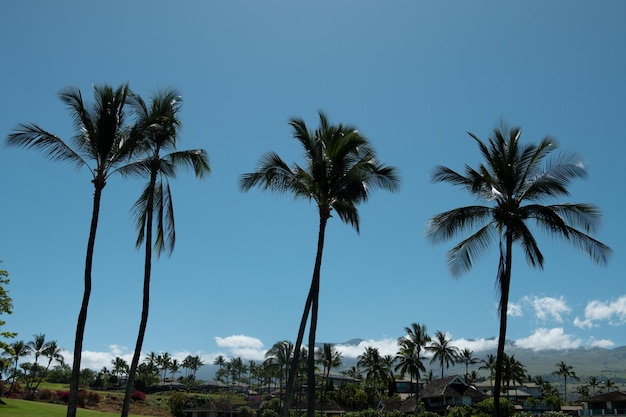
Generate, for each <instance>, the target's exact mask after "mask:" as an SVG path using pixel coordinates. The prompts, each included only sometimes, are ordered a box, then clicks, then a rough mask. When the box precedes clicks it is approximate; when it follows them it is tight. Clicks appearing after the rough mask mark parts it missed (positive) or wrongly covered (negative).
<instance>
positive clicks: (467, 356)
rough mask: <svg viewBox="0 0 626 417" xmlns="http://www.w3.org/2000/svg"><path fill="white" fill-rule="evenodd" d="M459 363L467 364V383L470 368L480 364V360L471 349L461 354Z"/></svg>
mask: <svg viewBox="0 0 626 417" xmlns="http://www.w3.org/2000/svg"><path fill="white" fill-rule="evenodd" d="M459 361H461V362H463V363H464V364H465V382H467V378H468V375H469V366H470V365H476V364H477V363H480V359H478V358H476V357H475V356H474V351H473V350H471V349H470V348H465V349H463V350H462V351H461V353H460V354H459Z"/></svg>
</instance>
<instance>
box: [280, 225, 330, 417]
mask: <svg viewBox="0 0 626 417" xmlns="http://www.w3.org/2000/svg"><path fill="white" fill-rule="evenodd" d="M327 222H328V216H324V215H322V214H320V224H319V231H318V238H317V253H316V256H315V266H314V268H313V278H312V279H311V287H310V288H309V294H308V295H307V299H306V303H305V306H304V312H303V313H302V319H301V320H300V328H299V330H298V338H297V339H296V345H295V347H294V353H293V358H292V361H291V366H290V367H289V377H288V380H287V387H286V392H285V404H284V406H283V417H288V416H289V405H290V402H291V397H292V394H293V383H294V381H295V376H296V373H297V372H298V361H299V360H300V348H301V346H302V340H303V339H304V331H305V329H306V322H307V318H308V316H309V312H310V311H311V306H312V305H313V301H314V299H316V298H319V278H320V271H321V266H322V253H323V251H324V236H325V234H326V223H327ZM315 321H316V322H315V325H313V315H312V317H311V326H310V330H309V356H308V361H309V362H308V366H307V373H312V374H313V386H312V387H311V377H310V376H308V379H307V381H308V382H307V383H308V384H309V387H307V396H308V397H311V389H312V390H313V395H312V397H313V398H312V401H313V403H312V405H311V398H307V401H308V402H307V415H308V416H309V417H314V415H315V362H314V361H313V362H312V363H313V365H312V367H311V357H313V360H314V358H315V355H314V353H315V351H314V349H315V329H316V328H317V309H316V310H315ZM311 336H312V339H311ZM311 340H313V346H311ZM311 349H313V350H311ZM311 369H312V371H311Z"/></svg>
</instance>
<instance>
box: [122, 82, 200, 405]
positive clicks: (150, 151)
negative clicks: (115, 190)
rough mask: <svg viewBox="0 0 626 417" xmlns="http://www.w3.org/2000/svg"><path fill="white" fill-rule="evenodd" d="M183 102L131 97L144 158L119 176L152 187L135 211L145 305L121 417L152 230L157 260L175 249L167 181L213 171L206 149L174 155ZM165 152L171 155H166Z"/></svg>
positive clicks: (146, 286) (167, 94)
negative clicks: (184, 172)
mask: <svg viewBox="0 0 626 417" xmlns="http://www.w3.org/2000/svg"><path fill="white" fill-rule="evenodd" d="M180 103H181V98H180V95H179V94H178V92H177V91H175V90H164V91H162V92H159V93H157V94H156V95H155V96H154V97H152V101H151V103H150V105H149V106H148V105H147V104H146V103H145V102H144V101H143V100H142V99H141V97H140V96H138V95H133V99H132V101H131V104H132V107H133V108H134V109H135V112H136V113H137V123H136V127H135V129H136V130H137V131H138V132H140V133H138V134H139V135H140V137H141V141H140V142H139V143H138V145H137V147H136V148H137V149H136V152H142V153H145V156H144V157H142V158H141V159H138V160H137V161H134V162H132V163H130V164H127V165H125V166H124V167H122V168H120V173H121V174H122V175H141V176H146V177H148V183H147V184H146V187H145V189H144V191H143V192H142V194H141V196H140V197H139V199H138V200H137V201H136V202H135V205H134V206H133V211H134V214H135V217H136V225H137V231H138V236H137V242H136V246H137V247H138V248H139V247H140V246H141V244H142V243H144V240H145V262H144V281H143V302H142V310H141V320H140V323H139V332H138V334H137V342H136V344H135V351H134V354H133V359H132V361H131V365H130V372H129V374H128V382H127V384H126V393H125V396H124V402H123V405H122V413H121V416H122V417H127V416H128V412H129V409H130V400H131V395H132V393H133V390H134V379H135V373H136V371H137V366H138V365H139V359H140V356H141V347H142V346H143V340H144V335H145V332H146V327H147V324H148V314H149V310H150V279H151V274H152V236H153V235H152V232H153V229H155V228H156V230H154V231H155V232H156V238H155V239H154V249H155V250H156V255H157V257H159V256H160V255H161V252H162V251H163V250H166V251H167V252H168V253H169V254H171V253H172V251H173V250H174V245H175V244H176V229H175V226H174V205H173V202H172V194H171V191H170V186H169V181H168V179H169V178H175V176H176V171H177V169H179V168H180V167H191V168H193V170H194V172H195V174H196V177H197V178H202V177H204V175H205V174H207V173H208V172H210V168H209V163H208V156H207V153H206V151H204V150H203V149H193V150H187V151H178V150H176V142H177V136H178V131H179V129H180V125H181V122H180V119H179V118H178V112H179V110H180ZM163 152H169V153H168V154H166V155H163V154H162V153H163ZM155 217H156V219H155ZM155 223H156V224H155Z"/></svg>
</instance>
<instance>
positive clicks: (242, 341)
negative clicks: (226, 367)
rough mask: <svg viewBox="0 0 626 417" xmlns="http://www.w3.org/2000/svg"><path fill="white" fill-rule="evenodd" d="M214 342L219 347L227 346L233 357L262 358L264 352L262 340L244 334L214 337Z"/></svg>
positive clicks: (265, 350)
mask: <svg viewBox="0 0 626 417" xmlns="http://www.w3.org/2000/svg"><path fill="white" fill-rule="evenodd" d="M215 343H217V345H218V346H219V347H223V348H227V349H228V350H229V351H230V353H231V355H227V356H233V357H241V358H242V359H252V360H263V359H264V358H265V352H267V349H264V347H263V342H261V340H260V339H257V338H256V337H250V336H245V335H242V334H240V335H233V336H228V337H216V338H215Z"/></svg>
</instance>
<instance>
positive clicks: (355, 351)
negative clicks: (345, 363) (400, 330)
mask: <svg viewBox="0 0 626 417" xmlns="http://www.w3.org/2000/svg"><path fill="white" fill-rule="evenodd" d="M366 347H373V348H377V349H378V352H379V353H380V354H381V356H385V355H393V356H395V355H396V353H398V340H397V339H389V338H387V339H382V340H364V341H362V342H361V343H359V344H358V345H357V346H354V345H341V344H339V345H335V348H336V349H337V351H339V352H341V355H342V356H343V357H344V358H357V357H359V355H361V354H362V353H363V352H365V348H366Z"/></svg>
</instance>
